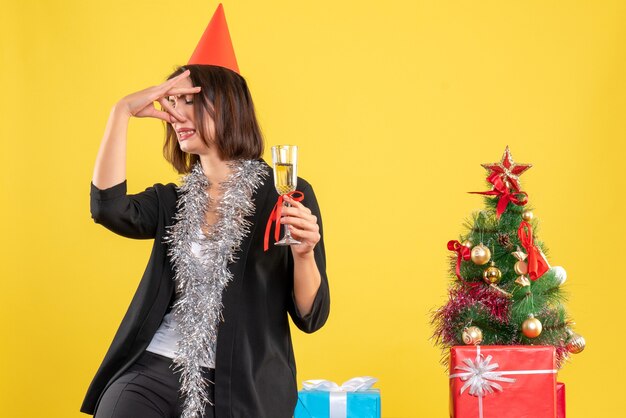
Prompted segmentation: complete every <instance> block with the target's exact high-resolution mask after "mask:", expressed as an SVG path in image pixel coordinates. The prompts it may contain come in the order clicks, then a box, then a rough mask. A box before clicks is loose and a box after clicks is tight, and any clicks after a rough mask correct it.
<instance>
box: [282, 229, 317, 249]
mask: <svg viewBox="0 0 626 418" xmlns="http://www.w3.org/2000/svg"><path fill="white" fill-rule="evenodd" d="M288 228H289V231H290V232H291V236H292V237H294V238H295V239H297V240H298V241H302V242H303V243H308V244H310V245H311V246H315V244H317V243H318V242H319V240H320V234H319V232H313V231H306V230H303V229H299V228H296V227H295V226H293V225H289V226H288Z"/></svg>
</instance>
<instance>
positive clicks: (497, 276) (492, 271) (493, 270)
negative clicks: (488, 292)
mask: <svg viewBox="0 0 626 418" xmlns="http://www.w3.org/2000/svg"><path fill="white" fill-rule="evenodd" d="M501 279H502V272H501V271H500V269H499V268H497V267H496V266H495V265H494V263H491V267H487V270H485V271H483V280H484V281H485V283H487V284H497V283H499V282H500V280H501Z"/></svg>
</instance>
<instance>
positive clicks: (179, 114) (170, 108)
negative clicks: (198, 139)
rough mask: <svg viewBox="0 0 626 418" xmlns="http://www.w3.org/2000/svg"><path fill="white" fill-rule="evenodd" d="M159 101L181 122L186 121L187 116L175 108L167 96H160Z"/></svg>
mask: <svg viewBox="0 0 626 418" xmlns="http://www.w3.org/2000/svg"><path fill="white" fill-rule="evenodd" d="M158 101H159V103H160V104H161V106H162V107H163V109H165V110H166V111H167V113H169V114H170V115H172V116H173V117H174V118H176V119H177V120H179V121H180V122H185V121H186V120H187V118H185V117H184V116H183V115H182V113H180V112H179V111H178V110H176V109H174V107H173V106H172V105H171V104H170V102H169V101H168V100H167V99H166V98H165V97H159V100H158ZM168 122H170V121H169V120H168ZM170 123H172V122H170Z"/></svg>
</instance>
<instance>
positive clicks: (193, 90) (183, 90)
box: [163, 86, 201, 97]
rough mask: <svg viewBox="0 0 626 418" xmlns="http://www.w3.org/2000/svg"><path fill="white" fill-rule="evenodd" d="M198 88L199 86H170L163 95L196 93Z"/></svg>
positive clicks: (199, 88) (198, 90) (198, 91)
mask: <svg viewBox="0 0 626 418" xmlns="http://www.w3.org/2000/svg"><path fill="white" fill-rule="evenodd" d="M200 90H201V87H200V86H197V87H178V88H171V89H169V90H168V91H166V92H165V94H164V95H163V96H165V97H167V96H179V95H182V94H196V93H200Z"/></svg>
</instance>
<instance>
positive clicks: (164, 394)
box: [94, 351, 215, 418]
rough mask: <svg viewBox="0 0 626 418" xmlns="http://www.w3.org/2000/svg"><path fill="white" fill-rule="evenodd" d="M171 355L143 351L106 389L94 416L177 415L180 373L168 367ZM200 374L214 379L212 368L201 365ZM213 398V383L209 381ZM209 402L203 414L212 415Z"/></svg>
mask: <svg viewBox="0 0 626 418" xmlns="http://www.w3.org/2000/svg"><path fill="white" fill-rule="evenodd" d="M171 364H172V359H170V358H168V357H164V356H161V355H159V354H155V353H151V352H150V351H144V353H143V354H142V355H141V357H139V359H137V361H136V362H135V363H133V365H132V366H130V367H129V368H128V370H126V372H125V373H124V374H122V375H121V376H120V377H119V378H118V379H117V380H116V381H115V382H113V383H112V384H111V385H110V386H109V387H108V388H107V390H106V392H105V393H104V395H102V399H101V400H100V403H99V404H98V410H97V411H96V414H95V415H94V418H174V417H176V418H178V417H180V415H181V413H182V406H183V399H182V398H180V397H179V388H180V382H179V380H178V379H179V377H180V373H174V371H173V370H172V369H171V368H170V365H171ZM202 370H203V374H204V377H205V378H207V379H208V380H209V381H210V382H214V381H215V369H208V368H205V367H203V368H202ZM208 391H209V399H211V401H212V402H214V399H215V397H214V396H215V395H214V385H213V383H209V386H208ZM214 417H215V412H214V408H213V406H211V405H210V404H208V403H207V404H206V408H205V412H204V418H214Z"/></svg>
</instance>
